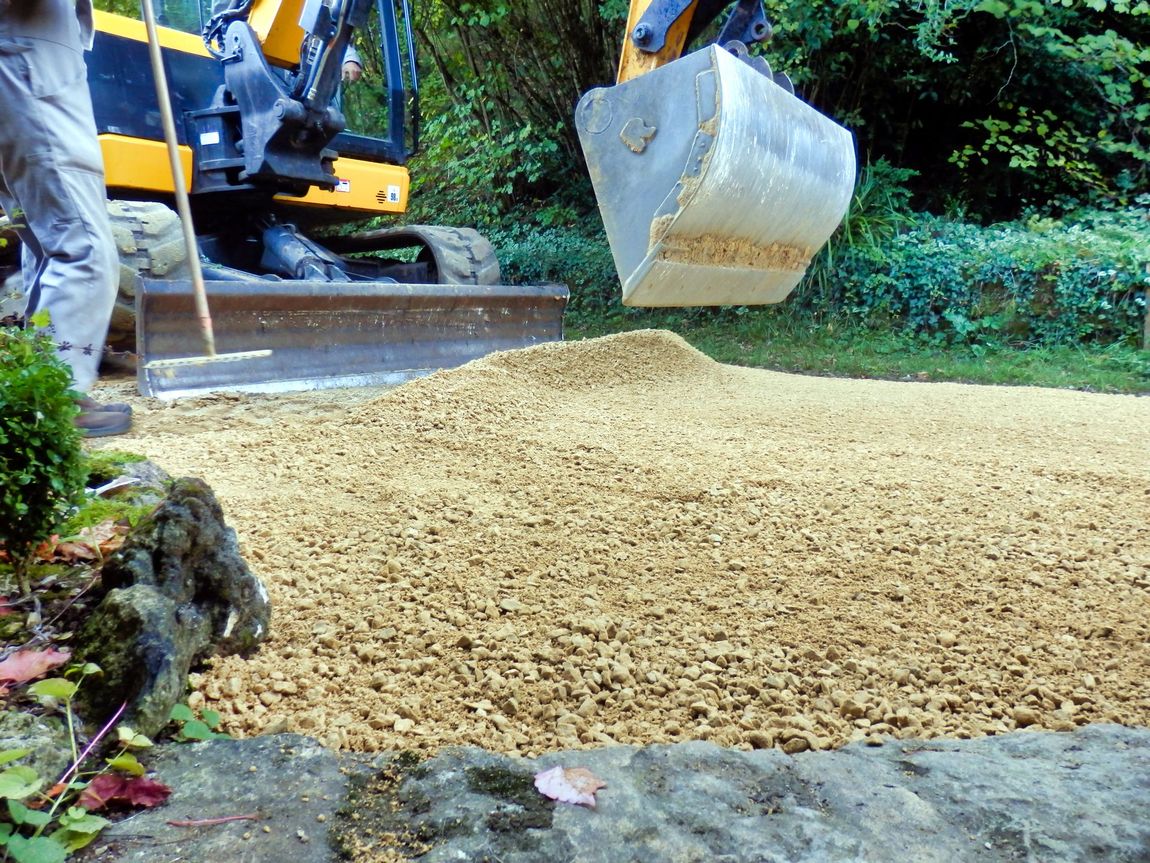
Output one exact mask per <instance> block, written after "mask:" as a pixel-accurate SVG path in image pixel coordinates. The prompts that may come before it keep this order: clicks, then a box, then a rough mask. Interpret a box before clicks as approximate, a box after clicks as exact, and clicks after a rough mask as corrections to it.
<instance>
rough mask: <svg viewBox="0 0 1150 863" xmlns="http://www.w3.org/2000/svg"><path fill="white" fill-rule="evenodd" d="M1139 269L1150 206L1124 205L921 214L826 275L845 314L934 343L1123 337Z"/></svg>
mask: <svg viewBox="0 0 1150 863" xmlns="http://www.w3.org/2000/svg"><path fill="white" fill-rule="evenodd" d="M1148 272H1150V212H1148V211H1147V210H1146V209H1141V208H1135V209H1129V210H1125V211H1121V212H1099V211H1093V212H1085V213H1080V214H1078V216H1077V217H1076V218H1075V219H1074V220H1069V219H1068V220H1064V221H1055V220H1050V219H1031V220H1030V221H1028V222H1024V223H1011V224H1003V225H994V226H991V227H987V228H984V227H981V226H978V225H972V224H969V223H964V222H956V221H952V220H947V219H941V218H937V217H933V216H923V217H921V218H920V220H919V221H918V223H917V224H916V225H915V227H914V228H912V229H910V230H907V231H905V232H903V233H900V234H898V235H897V236H895V237H893V238H892V239H891V240H889V241H887V242H884V243H881V244H878V245H870V244H868V245H864V246H860V247H855V248H851V249H848V250H847V251H846V252H845V253H844V254H843V255H842V256H841V257H840V258H839V260H838V261H837V262H836V263H835V264H834V266H833V268H832V270H831V272H830V274H829V278H832V279H835V280H837V281H838V283H839V284H840V285H841V286H842V297H841V303H842V307H843V309H844V310H845V311H846V312H847V313H848V314H849V315H851V316H852V317H855V318H857V319H863V320H866V321H867V322H869V323H873V324H881V323H883V322H898V324H899V325H901V326H903V327H905V328H907V329H909V330H911V331H913V332H915V333H917V334H919V335H920V336H922V337H924V338H926V339H928V340H932V341H935V342H939V343H954V344H977V343H993V342H1006V343H1010V344H1015V345H1019V346H1026V345H1069V344H1083V343H1089V344H1100V345H1104V344H1114V343H1124V344H1129V345H1134V344H1135V343H1136V341H1137V339H1138V336H1139V334H1140V332H1141V327H1142V320H1143V316H1144V315H1145V295H1144V290H1145V286H1146V280H1147V273H1148Z"/></svg>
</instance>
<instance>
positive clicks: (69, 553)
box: [52, 540, 100, 563]
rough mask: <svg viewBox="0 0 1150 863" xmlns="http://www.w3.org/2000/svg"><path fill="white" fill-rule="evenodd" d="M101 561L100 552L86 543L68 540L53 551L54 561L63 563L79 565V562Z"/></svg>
mask: <svg viewBox="0 0 1150 863" xmlns="http://www.w3.org/2000/svg"><path fill="white" fill-rule="evenodd" d="M99 559H100V552H99V550H98V549H96V548H95V547H93V546H91V545H89V544H88V543H86V542H77V541H75V540H68V541H66V542H61V543H59V544H57V546H56V547H55V548H54V549H53V550H52V560H53V561H59V562H62V563H77V562H79V561H89V560H99Z"/></svg>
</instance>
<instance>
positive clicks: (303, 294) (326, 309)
mask: <svg viewBox="0 0 1150 863" xmlns="http://www.w3.org/2000/svg"><path fill="white" fill-rule="evenodd" d="M206 286H207V294H208V301H209V303H210V307H211V314H212V323H213V325H214V330H215V340H216V347H217V351H218V353H219V354H226V353H228V352H231V351H241V352H249V353H250V352H252V351H258V350H270V351H271V355H270V356H267V357H261V358H256V359H244V360H242V361H240V362H234V363H233V362H222V361H214V362H209V363H196V362H189V363H188V364H186V365H184V364H171V365H169V364H165V367H163V368H158V369H156V368H152V369H149V368H148V364H149V363H151V362H153V361H155V360H171V359H176V358H180V357H195V356H197V355H199V354H202V353H203V344H202V342H201V340H200V334H199V331H198V329H197V327H196V318H195V310H194V304H193V294H192V286H191V283H190V282H187V281H176V280H172V281H169V280H158V279H141V280H140V281H139V284H138V286H137V295H136V344H137V349H138V351H139V354H140V361H139V363H138V368H139V388H140V392H141V393H143V394H144V395H146V396H155V397H158V398H169V399H170V398H179V397H181V396H187V395H195V394H197V393H205V392H218V391H224V390H238V391H244V392H289V391H292V390H308V389H326V388H330V387H351V386H374V385H380V384H398V383H402V382H403V381H405V380H408V379H410V378H413V377H418V376H420V375H425V374H429V373H430V372H433V371H435V370H436V369H442V368H450V367H452V366H458V365H462V364H463V363H466V362H469V361H470V360H473V359H477V358H478V357H481V356H484V355H485V354H488V353H491V352H492V351H502V350H511V349H513V348H522V347H527V346H529V345H534V344H538V343H540V342H547V341H556V340H559V339H562V337H563V309H564V306H565V305H566V303H567V288H566V287H565V286H563V285H545V286H530V287H523V286H515V287H510V286H504V285H404V284H394V283H380V282H338V283H337V282H321V281H267V282H264V281H209V282H207V283H206Z"/></svg>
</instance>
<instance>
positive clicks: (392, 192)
mask: <svg viewBox="0 0 1150 863" xmlns="http://www.w3.org/2000/svg"><path fill="white" fill-rule="evenodd" d="M400 194H401V193H400V189H399V186H388V187H387V202H388V203H389V204H398V203H399V199H400Z"/></svg>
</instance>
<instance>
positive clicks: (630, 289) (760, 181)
mask: <svg viewBox="0 0 1150 863" xmlns="http://www.w3.org/2000/svg"><path fill="white" fill-rule="evenodd" d="M728 5H729V4H728V3H726V2H713V0H634V2H633V3H632V5H631V11H630V16H629V19H628V24H627V32H628V36H627V38H626V40H625V43H624V46H623V53H622V57H621V59H620V64H619V72H618V78H617V80H618V83H617V84H616V85H615V86H613V87H606V88H600V89H595V90H592V91H590V92H588V93H587V94H586V95H584V96H583V98H582V99H581V100H580V102H579V105H578V107H577V109H576V115H575V116H576V126H577V128H578V132H579V140H580V143H581V144H582V147H583V153H584V156H585V157H586V160H587V165H588V169H589V171H590V174H591V180H592V184H593V186H594V189H595V196H596V199H597V200H598V204H599V210H600V212H601V214H602V216H603V223H604V226H605V227H606V231H607V238H608V241H609V242H610V244H611V252H612V254H613V256H614V259H615V266H616V269H617V271H618V273H619V279H620V282H621V284H622V288H623V303H624V304H625V305H630V306H716V305H760V304H766V303H777V302H780V301H781V300H783V299H785V298H786V297H787V295H788V294H789V293H790V292H791V291H792V290H793V289H794V287H795V286H796V285H797V284H798V283H799V281H800V279H801V278H802V276H803V274H804V272H805V271H806V269H807V267H808V265H809V264H810V261H811V258H812V256H813V255H814V254H815V252H817V251H818V250H819V248H820V247H822V245H823V244H824V243H825V242H826V241H827V239H828V238H829V237H830V235H831V234H832V233H833V232H834V230H835V228H836V227H837V226H838V224H839V222H840V221H841V220H842V218H843V216H844V215H845V214H846V210H847V206H848V205H849V203H850V200H851V196H852V193H853V191H854V181H855V154H854V142H853V139H852V136H851V134H850V133H849V132H848V131H847V130H846V129H844V128H842V127H841V126H839V125H838V124H837V123H835V122H834V121H832V120H830V119H829V118H827V117H825V116H824V115H822V114H820V113H819V112H818V111H817V110H815V109H814V108H812V107H811V106H810V105H808V104H806V103H805V102H803V101H802V100H800V99H799V98H798V97H796V96H795V94H794V87H793V86H792V85H791V82H790V80H789V78H787V76H786V75H783V74H780V73H777V72H774V71H773V70H772V69H771V68H770V66H769V65H768V64H767V62H766V61H765V60H764V59H762V58H761V57H754V56H752V55H751V53H750V51H749V50H748V45H753V44H755V43H758V42H763V41H766V40H767V39H769V37H770V34H771V25H770V23H769V22H768V21H767V18H766V15H765V13H764V10H763V6H762V0H739V2H737V3H736V4H735V5H734V7H733V8H732V10H731V12H730V15H729V17H728V19H727V21H726V23H725V24H724V26H723V27H722V29H721V31H720V32H719V34H718V36H717V38H715V39H714V40H713V42H711V44H709V45H707V46H706V47H703V48H701V49H700V50H697V51H695V52H693V53H690V54H688V55H686V56H682V52H683V49H684V47H685V46H686V45H688V44H690V42H691V41H693V40H694V39H695V38H696V37H698V36H700V35H701V34H702V33H703V32H704V31H705V29H706V28H707V27H708V26H709V25H711V23H712V22H713V21H714V20H715V18H716V17H717V16H718V14H719V13H720V12H722V11H723V10H724V9H725V8H726V7H727V6H728Z"/></svg>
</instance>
